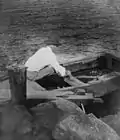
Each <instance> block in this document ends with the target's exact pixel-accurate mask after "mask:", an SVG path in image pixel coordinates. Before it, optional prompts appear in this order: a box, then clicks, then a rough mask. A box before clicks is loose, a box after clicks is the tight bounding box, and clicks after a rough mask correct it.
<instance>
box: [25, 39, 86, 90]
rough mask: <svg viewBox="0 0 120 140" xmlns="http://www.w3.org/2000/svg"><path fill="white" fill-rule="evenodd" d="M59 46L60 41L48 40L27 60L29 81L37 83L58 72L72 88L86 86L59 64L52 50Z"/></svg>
mask: <svg viewBox="0 0 120 140" xmlns="http://www.w3.org/2000/svg"><path fill="white" fill-rule="evenodd" d="M59 45H60V43H59V41H58V40H47V41H45V42H44V46H43V47H42V48H40V49H39V50H38V51H37V52H36V53H35V54H34V55H33V56H31V57H30V58H29V59H28V60H27V62H26V63H25V66H26V67H27V68H28V69H27V78H28V80H30V81H36V80H39V79H42V78H43V77H45V76H47V75H52V74H53V73H55V72H56V73H57V74H58V75H59V76H60V77H63V78H64V81H65V82H67V83H68V84H69V85H71V86H77V85H85V83H83V82H81V81H79V80H78V79H76V78H75V77H73V76H72V75H71V72H70V71H68V70H66V69H65V68H64V67H63V66H61V65H60V64H59V63H58V61H57V58H56V55H55V54H54V53H53V51H52V49H53V48H55V47H58V46H59ZM34 84H35V83H34ZM43 90H44V88H43Z"/></svg>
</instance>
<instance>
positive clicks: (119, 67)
mask: <svg viewBox="0 0 120 140" xmlns="http://www.w3.org/2000/svg"><path fill="white" fill-rule="evenodd" d="M61 65H63V66H64V67H65V68H66V69H68V70H70V71H71V73H72V75H73V76H75V77H76V78H77V79H79V80H81V81H83V82H84V83H87V85H86V86H81V85H80V86H76V87H72V86H70V85H69V84H67V83H66V82H65V81H64V79H63V78H61V77H59V76H58V75H57V74H53V75H50V76H46V77H44V78H42V79H39V80H37V81H35V83H36V84H37V85H38V86H42V87H44V88H45V89H46V90H45V91H37V90H36V89H34V87H33V86H32V85H30V84H29V82H27V95H30V96H29V97H28V99H38V98H39V99H48V100H52V99H56V98H64V99H67V100H75V101H78V102H80V103H81V102H82V103H86V102H87V101H88V100H90V101H91V100H92V101H99V102H102V100H101V97H103V96H104V95H106V94H109V93H111V92H113V91H116V90H119V89H120V59H119V58H118V57H116V56H114V55H112V54H109V53H99V54H97V55H94V56H89V57H86V58H84V59H82V60H76V61H70V62H67V63H64V64H61ZM1 79H2V80H1V82H0V94H1V97H3V99H4V97H5V98H10V87H9V80H8V76H5V77H4V78H1ZM36 92H37V93H38V94H39V95H41V96H37V95H35V94H33V93H36ZM6 93H9V94H7V95H6V96H5V94H6ZM56 93H59V94H57V95H56ZM8 95H9V96H8ZM51 95H52V96H51ZM1 99H2V98H1Z"/></svg>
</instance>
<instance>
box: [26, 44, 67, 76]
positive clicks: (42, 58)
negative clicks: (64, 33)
mask: <svg viewBox="0 0 120 140" xmlns="http://www.w3.org/2000/svg"><path fill="white" fill-rule="evenodd" d="M48 65H50V66H52V67H53V68H54V69H55V71H56V72H57V73H59V74H60V75H61V76H65V73H66V69H65V68H64V67H62V66H61V65H59V63H58V61H57V58H56V55H55V54H54V53H53V52H52V49H51V48H50V47H49V46H48V47H45V48H40V49H39V50H38V51H37V52H36V53H35V54H34V55H33V56H31V57H30V58H29V59H28V60H27V62H26V63H25V66H26V67H27V68H28V69H27V70H28V71H39V70H41V69H42V68H44V67H45V66H48Z"/></svg>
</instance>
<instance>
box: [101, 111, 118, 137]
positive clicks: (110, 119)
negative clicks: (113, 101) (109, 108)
mask: <svg viewBox="0 0 120 140" xmlns="http://www.w3.org/2000/svg"><path fill="white" fill-rule="evenodd" d="M101 120H102V121H103V122H105V123H106V124H108V125H109V126H110V127H112V128H113V129H114V130H115V131H116V132H117V134H118V135H119V136H120V111H119V112H118V113H117V114H114V115H108V116H105V117H103V118H101Z"/></svg>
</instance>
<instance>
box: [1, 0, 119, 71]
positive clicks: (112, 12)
mask: <svg viewBox="0 0 120 140" xmlns="http://www.w3.org/2000/svg"><path fill="white" fill-rule="evenodd" d="M101 2H102V1H101ZM101 2H100V1H98V3H95V2H94V1H85V0H83V1H69V2H67V1H59V2H56V1H54V0H52V1H51V2H49V1H34V5H33V4H32V2H30V1H29V3H27V4H26V3H24V4H23V3H22V1H21V2H16V3H15V2H14V1H12V2H11V3H10V4H9V5H7V4H6V3H5V2H4V5H3V10H2V12H1V13H0V17H1V20H0V58H1V59H0V70H1V71H5V70H6V66H7V65H8V64H11V63H24V62H25V61H26V60H27V59H28V57H29V56H31V55H32V53H31V52H35V51H36V50H37V49H39V48H40V47H41V46H42V43H44V40H45V39H47V37H49V36H56V35H57V36H59V38H60V41H61V43H62V46H61V47H60V48H58V49H57V50H55V53H56V55H57V56H58V59H59V61H60V62H64V61H70V59H73V58H78V57H81V58H82V57H83V56H84V55H93V54H96V53H98V52H105V51H106V52H110V53H113V54H115V55H116V56H118V57H119V56H120V47H119V43H120V41H119V15H118V11H117V10H116V7H114V6H113V5H112V6H111V5H109V6H107V3H101ZM100 8H101V9H100Z"/></svg>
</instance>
